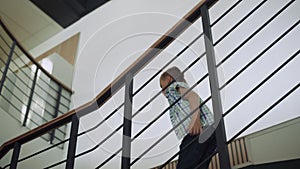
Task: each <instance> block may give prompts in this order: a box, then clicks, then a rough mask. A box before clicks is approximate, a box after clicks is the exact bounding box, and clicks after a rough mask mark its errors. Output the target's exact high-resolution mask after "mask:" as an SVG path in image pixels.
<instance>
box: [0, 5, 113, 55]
mask: <svg viewBox="0 0 300 169" xmlns="http://www.w3.org/2000/svg"><path fill="white" fill-rule="evenodd" d="M107 1H108V0H31V1H29V0H0V17H1V20H2V21H3V22H4V23H5V24H6V25H7V27H8V28H9V30H10V31H11V32H12V33H13V34H14V36H15V37H16V38H17V40H18V41H19V42H20V43H21V44H22V45H23V47H24V48H25V49H26V50H31V49H33V48H34V47H36V46H37V45H39V44H40V43H42V42H44V41H46V40H47V39H49V38H50V37H52V36H53V35H55V34H57V33H58V32H60V31H62V30H63V29H64V28H66V27H67V26H69V25H71V24H73V23H74V22H76V21H77V20H78V19H80V18H81V17H83V16H84V15H86V14H88V13H89V12H91V11H92V10H94V9H96V8H97V7H99V6H101V5H103V4H104V3H105V2H107Z"/></svg>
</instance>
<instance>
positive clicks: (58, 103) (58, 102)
mask: <svg viewBox="0 0 300 169" xmlns="http://www.w3.org/2000/svg"><path fill="white" fill-rule="evenodd" d="M61 92H62V87H61V86H60V85H59V86H58V91H57V98H56V105H55V110H54V114H53V116H52V117H53V119H55V118H56V117H57V116H58V112H59V105H60V99H61ZM54 136H55V130H52V131H51V132H50V144H52V143H53V140H54Z"/></svg>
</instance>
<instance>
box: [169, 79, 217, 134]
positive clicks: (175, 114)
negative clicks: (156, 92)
mask: <svg viewBox="0 0 300 169" xmlns="http://www.w3.org/2000/svg"><path fill="white" fill-rule="evenodd" d="M179 87H182V88H187V89H188V88H189V86H188V85H187V84H186V83H184V82H174V83H172V84H171V85H170V86H169V87H168V88H167V89H166V96H167V98H168V102H169V104H170V105H171V104H173V103H174V102H175V101H176V100H178V99H179V98H180V97H181V94H180V92H179V91H178V88H179ZM202 102H203V101H202V99H201V98H200V104H201V103H202ZM190 112H191V110H190V103H189V101H188V100H186V99H183V98H181V99H180V100H179V101H178V102H177V103H175V105H173V106H172V107H171V108H170V119H171V123H172V125H173V126H175V125H177V124H178V123H179V122H180V121H181V120H183V119H184V118H185V117H186V116H187V115H189V114H190ZM191 119H192V116H190V117H189V118H187V119H186V120H184V121H183V123H181V124H180V125H179V126H178V127H177V128H176V129H175V133H176V136H177V138H178V139H179V140H180V139H182V138H183V137H184V136H185V135H186V134H188V130H189V124H190V122H191ZM200 121H201V124H202V126H208V125H212V124H213V122H214V117H213V115H212V113H211V111H210V110H209V108H208V107H207V106H206V105H203V106H202V107H201V108H200Z"/></svg>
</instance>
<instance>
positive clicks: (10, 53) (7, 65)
mask: <svg viewBox="0 0 300 169" xmlns="http://www.w3.org/2000/svg"><path fill="white" fill-rule="evenodd" d="M15 46H16V41H13V44H12V46H11V48H10V52H9V55H8V58H7V61H6V63H5V68H4V71H3V75H2V78H1V82H0V95H1V92H2V88H3V86H4V81H5V79H6V75H7V72H8V69H9V65H10V62H11V59H12V56H13V53H14V50H15Z"/></svg>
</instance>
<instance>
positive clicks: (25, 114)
mask: <svg viewBox="0 0 300 169" xmlns="http://www.w3.org/2000/svg"><path fill="white" fill-rule="evenodd" d="M0 24H1V27H0V33H1V34H0V44H1V46H0V56H1V58H0V68H1V70H0V72H1V74H0V75H1V82H0V103H1V104H0V106H1V108H2V109H3V110H4V111H5V112H7V113H8V114H9V115H10V116H11V117H12V118H14V119H15V120H17V121H18V122H20V124H21V125H22V126H24V127H27V128H29V129H34V128H36V127H38V126H40V125H42V124H44V123H46V122H48V121H51V120H52V119H54V118H56V117H57V116H60V115H62V114H64V113H66V112H68V111H69V106H70V98H71V94H72V91H71V89H70V88H69V87H66V86H65V85H64V84H62V83H61V82H59V81H58V80H57V79H55V78H54V77H53V76H51V75H50V74H49V73H48V72H47V71H46V70H45V69H44V68H43V67H42V66H40V64H38V63H37V62H35V61H34V59H33V57H32V56H31V55H30V54H29V53H27V52H26V50H25V49H24V48H23V47H22V46H21V44H20V43H19V42H18V41H17V39H15V37H14V36H13V35H12V33H10V31H9V30H8V29H7V27H6V25H5V24H4V23H3V22H2V20H0ZM29 63H33V64H30V65H29ZM65 135H66V126H62V127H60V128H58V129H55V130H52V131H50V132H49V133H48V134H47V135H43V136H42V137H43V138H44V139H45V140H47V141H50V142H51V143H56V142H60V141H62V140H63V139H64V138H65Z"/></svg>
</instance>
